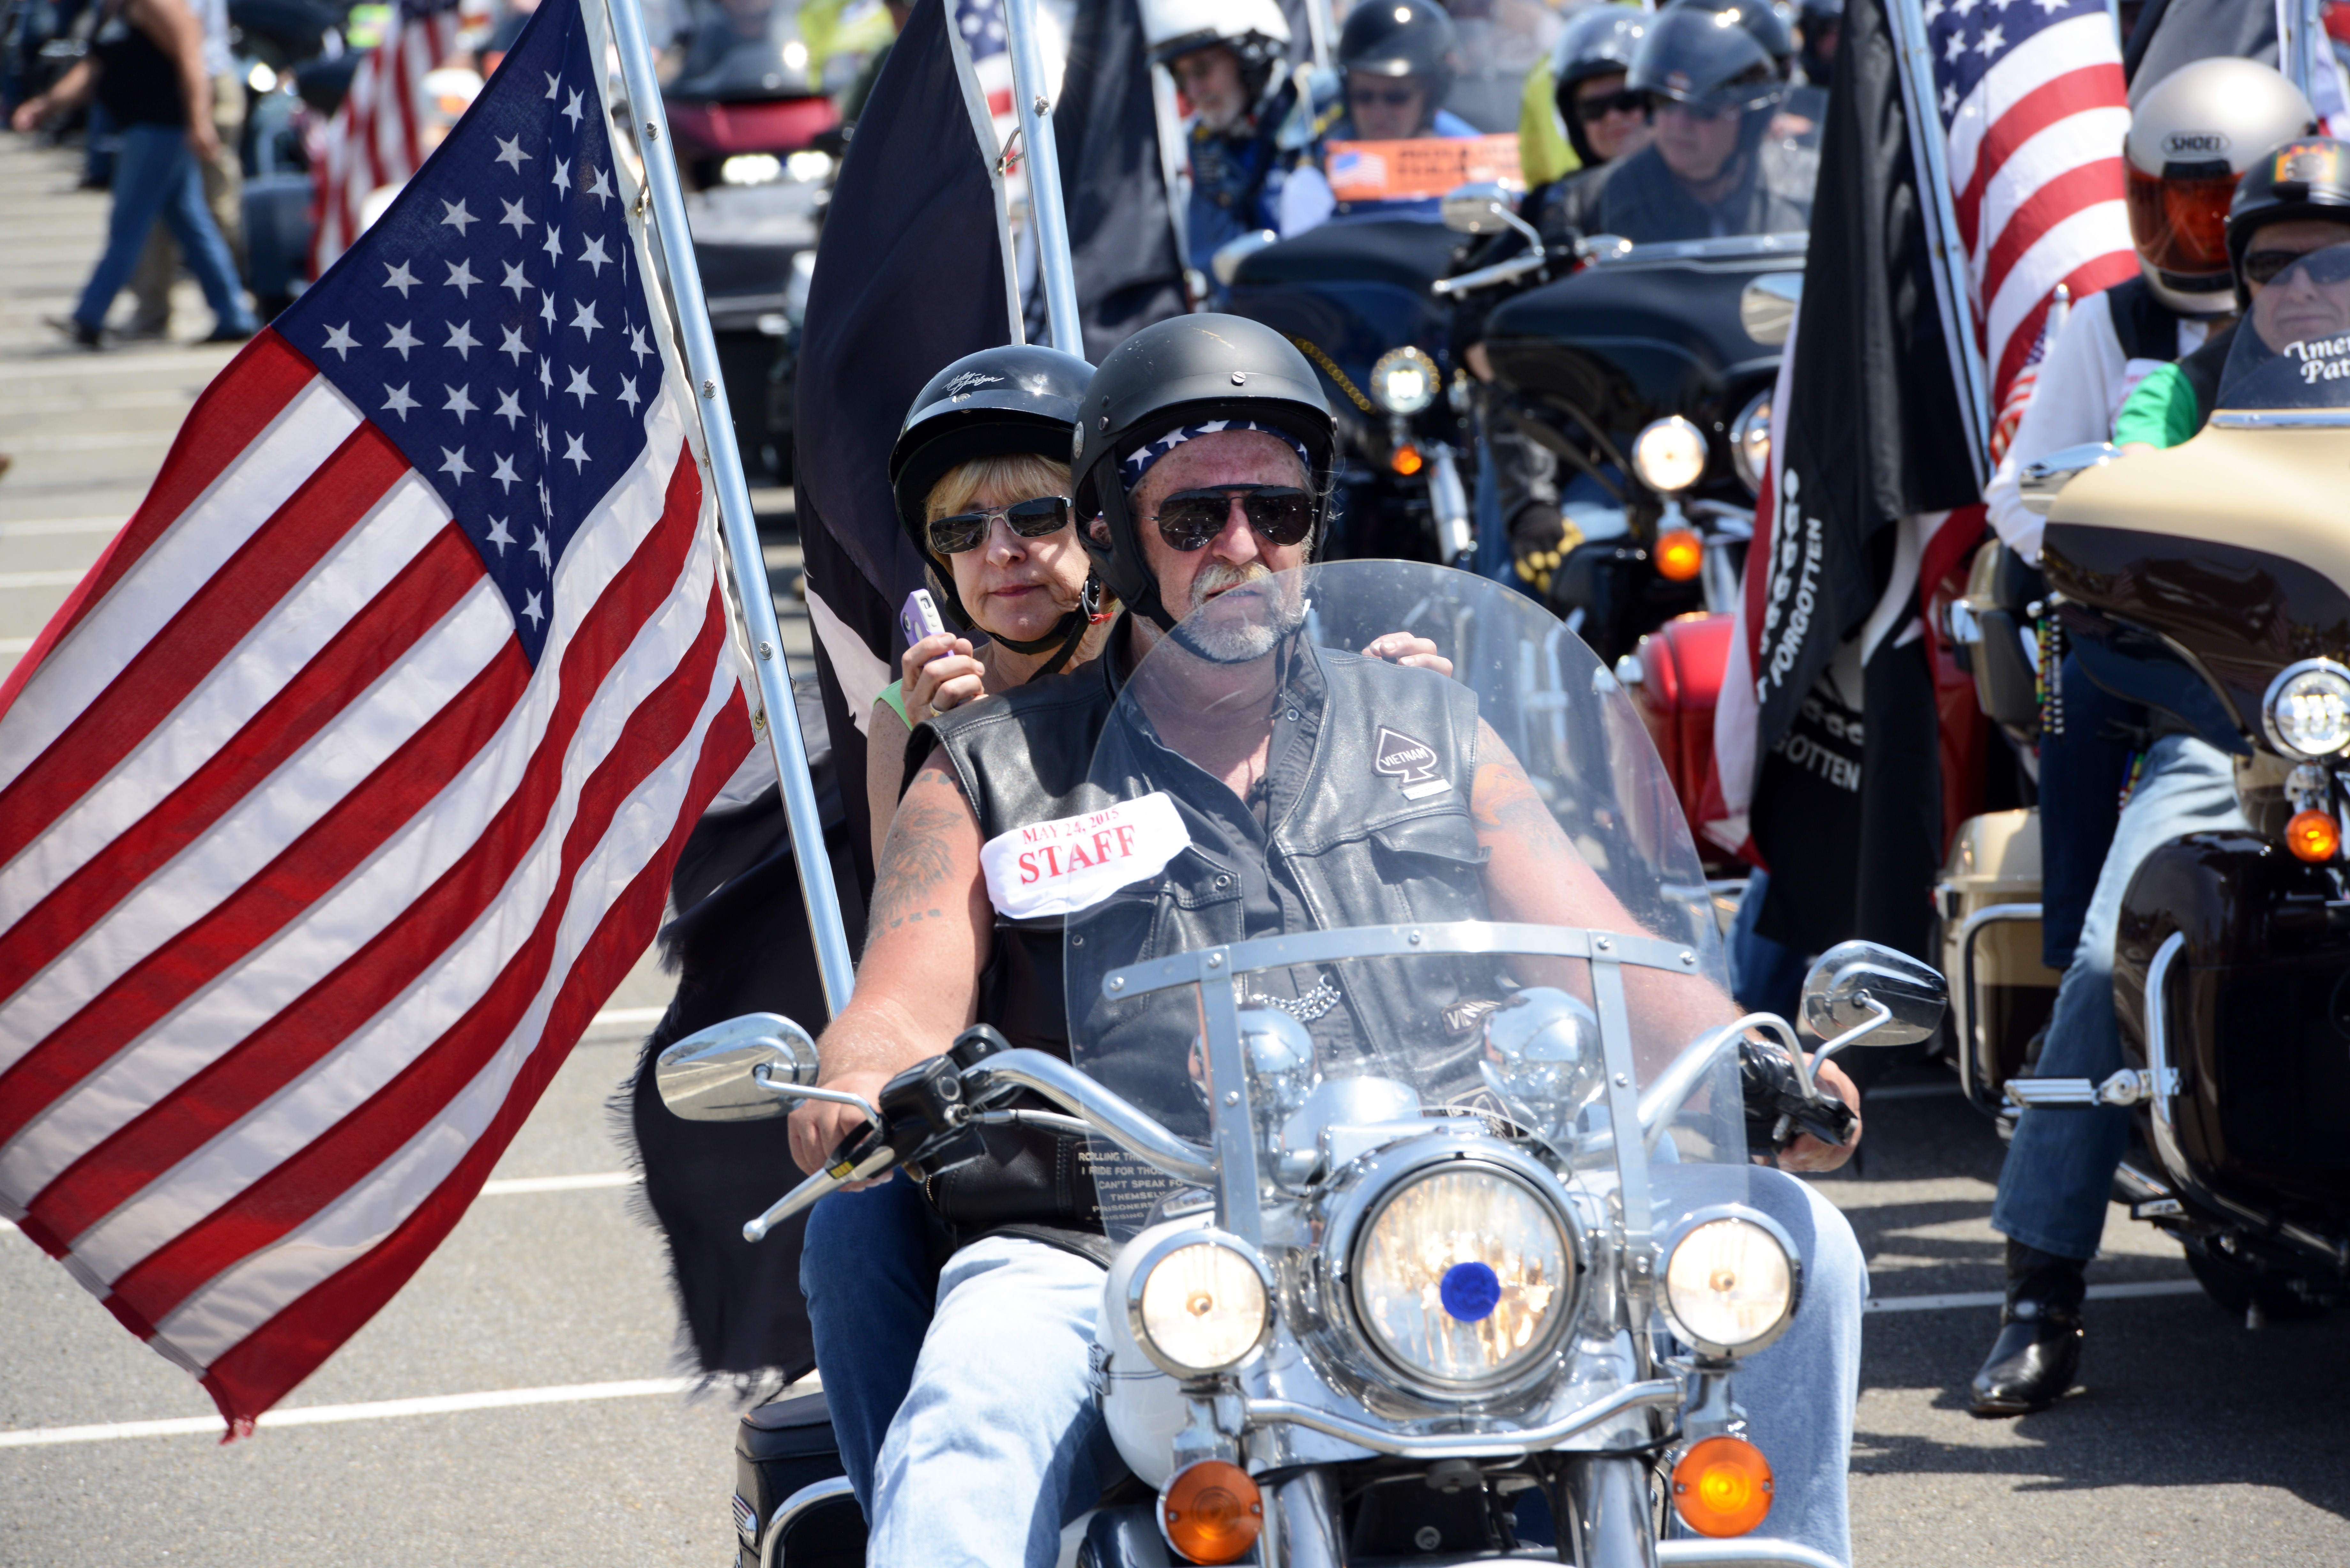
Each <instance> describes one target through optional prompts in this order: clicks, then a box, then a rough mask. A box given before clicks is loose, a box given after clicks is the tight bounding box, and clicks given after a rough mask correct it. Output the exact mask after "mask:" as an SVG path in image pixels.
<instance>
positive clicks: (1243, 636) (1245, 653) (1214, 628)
mask: <svg viewBox="0 0 2350 1568" xmlns="http://www.w3.org/2000/svg"><path fill="white" fill-rule="evenodd" d="M1273 576H1274V575H1273V573H1271V572H1269V571H1267V570H1266V569H1265V568H1264V567H1263V566H1260V565H1257V564H1255V563H1251V564H1250V565H1248V566H1223V565H1221V564H1216V565H1211V566H1206V567H1203V568H1202V569H1201V573H1200V575H1199V576H1197V577H1194V578H1193V579H1192V580H1191V611H1192V613H1191V614H1190V615H1187V616H1186V617H1184V618H1183V619H1182V620H1180V621H1179V622H1178V623H1176V627H1175V630H1174V632H1173V633H1172V634H1171V635H1172V636H1173V637H1174V639H1175V640H1176V641H1177V642H1178V643H1180V644H1181V645H1182V647H1183V648H1184V649H1185V650H1186V651H1187V652H1190V653H1191V654H1192V655H1194V656H1195V657H1197V658H1200V659H1206V660H1208V661H1209V662H1210V663H1212V664H1247V663H1250V662H1252V661H1253V660H1255V659H1263V658H1265V657H1266V656H1267V655H1269V654H1271V653H1272V652H1273V650H1274V649H1276V648H1278V647H1280V646H1281V640H1282V639H1284V638H1285V637H1287V636H1288V635H1289V634H1290V633H1291V632H1293V631H1295V630H1296V629H1297V628H1299V627H1300V626H1302V625H1304V624H1305V602H1304V600H1303V598H1302V597H1297V596H1295V595H1294V594H1292V593H1288V592H1284V591H1283V590H1282V589H1279V588H1275V589H1274V590H1272V591H1270V592H1267V591H1264V590H1263V589H1260V590H1258V591H1257V593H1256V594H1255V596H1254V597H1256V599H1257V600H1258V602H1259V603H1261V604H1263V606H1264V607H1265V609H1266V610H1267V612H1269V613H1266V614H1264V615H1263V616H1261V617H1259V618H1255V619H1253V620H1248V621H1243V622H1236V623H1225V624H1211V623H1209V622H1207V621H1205V620H1202V619H1201V618H1200V615H1199V610H1200V608H1201V607H1202V606H1204V605H1205V604H1206V603H1207V602H1208V596H1209V595H1210V594H1212V593H1214V592H1215V591H1216V590H1217V589H1219V588H1226V587H1236V586H1244V585H1248V584H1253V583H1270V582H1272V580H1273Z"/></svg>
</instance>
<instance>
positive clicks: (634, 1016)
mask: <svg viewBox="0 0 2350 1568" xmlns="http://www.w3.org/2000/svg"><path fill="white" fill-rule="evenodd" d="M668 1011H669V1009H668V1008H666V1007H608V1008H606V1009H604V1011H603V1012H599V1013H598V1014H597V1015H596V1016H595V1017H594V1018H592V1019H590V1020H588V1022H587V1027H588V1028H590V1029H618V1028H620V1027H622V1026H623V1025H634V1024H639V1023H660V1021H661V1014H662V1013H664V1012H668Z"/></svg>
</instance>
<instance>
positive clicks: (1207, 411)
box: [1069, 315, 1335, 628]
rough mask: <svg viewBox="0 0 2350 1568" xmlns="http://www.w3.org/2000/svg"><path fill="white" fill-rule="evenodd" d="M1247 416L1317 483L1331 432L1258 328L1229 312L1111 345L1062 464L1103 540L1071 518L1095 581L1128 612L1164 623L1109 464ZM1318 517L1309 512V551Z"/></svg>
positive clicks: (1167, 619)
mask: <svg viewBox="0 0 2350 1568" xmlns="http://www.w3.org/2000/svg"><path fill="white" fill-rule="evenodd" d="M1219 419H1228V420H1247V421H1253V422H1255V423H1257V424H1261V425H1264V426H1267V427H1268V428H1270V429H1273V430H1277V431H1282V432H1283V433H1284V434H1286V435H1290V436H1294V437H1295V438H1296V439H1297V441H1299V442H1301V443H1302V444H1303V445H1304V446H1305V451H1306V453H1307V455H1308V457H1309V458H1310V459H1311V466H1312V469H1313V473H1312V479H1313V484H1314V489H1315V493H1316V494H1317V496H1318V495H1320V494H1321V493H1323V492H1325V491H1326V490H1327V488H1328V485H1329V476H1330V462H1331V452H1332V449H1333V446H1334V445H1335V434H1334V431H1335V427H1334V426H1333V424H1332V421H1331V419H1330V405H1329V403H1328V401H1327V400H1326V399H1325V398H1324V397H1323V395H1322V384H1321V382H1320V381H1319V380H1318V379H1315V374H1314V368H1313V367H1312V366H1310V365H1308V364H1307V363H1306V362H1305V356H1304V355H1303V354H1300V353H1299V352H1298V351H1297V350H1296V348H1295V347H1293V346H1292V345H1291V343H1290V341H1289V339H1288V338H1286V337H1283V336H1282V335H1281V334H1280V333H1278V332H1275V331H1274V329H1273V328H1272V327H1267V326H1265V325H1263V323H1262V322H1256V321H1251V320H1248V319H1247V318H1246V317H1238V316H1214V315H1201V316H1178V317H1173V318H1172V319H1170V320H1166V321H1161V322H1158V323H1156V324H1155V325H1153V326H1149V327H1144V328H1143V329H1142V330H1141V331H1139V332H1138V333H1136V334H1135V335H1134V336H1133V337H1128V339H1127V340H1126V341H1125V342H1123V343H1121V344H1119V345H1118V347H1117V348H1113V349H1111V350H1110V351H1109V353H1108V354H1107V355H1105V356H1104V357H1103V358H1102V363H1101V369H1098V370H1097V371H1095V372H1094V379H1093V383H1092V385H1090V386H1088V387H1087V389H1086V395H1085V400H1084V413H1083V416H1082V417H1081V418H1080V419H1079V420H1078V421H1077V430H1076V443H1075V447H1074V450H1073V451H1072V452H1071V454H1070V463H1069V467H1070V469H1071V472H1072V473H1073V474H1074V477H1075V483H1076V492H1075V493H1076V511H1077V516H1078V517H1079V518H1080V519H1081V520H1082V519H1089V518H1093V517H1096V516H1098V517H1099V518H1100V519H1101V521H1102V523H1103V524H1105V529H1104V532H1105V535H1106V536H1105V537H1099V538H1097V537H1096V536H1095V534H1094V531H1093V530H1092V529H1091V528H1090V527H1087V526H1086V524H1084V523H1083V522H1082V521H1081V522H1080V524H1079V527H1078V534H1079V536H1080V537H1081V538H1083V539H1084V540H1085V545H1086V551H1087V554H1088V555H1090V556H1092V557H1093V562H1094V572H1095V575H1096V576H1099V577H1100V578H1101V580H1102V581H1103V583H1105V584H1106V585H1107V587H1108V588H1109V591H1110V592H1112V593H1114V594H1116V595H1117V596H1118V598H1119V599H1120V600H1121V601H1122V602H1123V603H1124V604H1125V605H1126V606H1127V607H1128V608H1129V609H1131V610H1134V611H1135V612H1137V613H1138V614H1140V615H1144V616H1147V617H1149V618H1150V619H1152V620H1154V621H1156V622H1158V623H1159V625H1160V626H1161V627H1167V628H1171V627H1172V626H1173V625H1174V622H1175V618H1174V617H1173V616H1172V615H1170V613H1169V612H1168V610H1167V608H1166V607H1165V606H1163V605H1161V604H1160V603H1159V585H1158V582H1157V580H1156V579H1155V578H1153V577H1152V576H1151V574H1150V569H1149V566H1146V565H1145V564H1144V560H1143V555H1142V546H1141V543H1140V541H1139V539H1138V538H1137V537H1136V533H1135V524H1134V520H1133V518H1132V517H1131V516H1130V515H1129V514H1128V512H1127V506H1126V499H1127V498H1126V487H1125V485H1124V483H1123V482H1122V481H1121V479H1120V476H1119V466H1120V464H1121V463H1123V462H1124V461H1125V460H1126V458H1127V457H1128V455H1129V454H1131V453H1133V452H1138V451H1139V450H1140V449H1141V448H1142V447H1143V446H1145V445H1147V444H1148V443H1149V442H1150V441H1156V440H1158V439H1159V437H1160V436H1163V435H1166V434H1167V433H1168V432H1170V431H1176V430H1180V429H1182V428H1184V427H1185V426H1188V425H1196V424H1201V423H1204V422H1205V421H1210V420H1219ZM1328 525H1329V514H1328V512H1327V511H1326V509H1325V508H1324V507H1322V506H1317V507H1316V511H1315V520H1314V533H1313V535H1312V536H1311V537H1312V541H1313V545H1314V547H1315V549H1316V550H1317V551H1318V550H1319V549H1320V547H1321V545H1322V536H1323V534H1324V533H1325V531H1326V529H1327V527H1328Z"/></svg>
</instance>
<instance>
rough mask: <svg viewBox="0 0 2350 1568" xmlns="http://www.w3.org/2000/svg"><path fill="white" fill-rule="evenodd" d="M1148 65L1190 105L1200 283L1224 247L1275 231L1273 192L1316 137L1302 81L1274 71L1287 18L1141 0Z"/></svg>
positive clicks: (1246, 7) (1179, 0) (1252, 1)
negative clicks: (1163, 72) (1165, 75)
mask: <svg viewBox="0 0 2350 1568" xmlns="http://www.w3.org/2000/svg"><path fill="white" fill-rule="evenodd" d="M1142 27H1143V36H1144V39H1145V41H1146V42H1147V43H1148V45H1149V49H1150V60H1151V63H1152V64H1154V65H1162V66H1165V67H1167V69H1168V71H1169V73H1170V74H1171V75H1172V76H1173V77H1174V78H1175V86H1176V88H1178V89H1179V90H1180V92H1181V93H1182V95H1183V98H1184V101H1185V102H1186V103H1188V104H1189V105H1190V106H1191V130H1190V132H1189V134H1188V136H1187V137H1186V139H1185V151H1186V154H1187V156H1188V157H1189V159H1190V161H1191V206H1190V208H1189V210H1188V211H1189V215H1188V220H1187V224H1186V229H1185V237H1186V239H1187V241H1188V243H1189V244H1190V246H1191V254H1190V255H1189V256H1188V257H1186V258H1185V259H1186V263H1187V265H1189V266H1190V267H1191V269H1192V270H1193V271H1194V272H1196V273H1198V274H1199V275H1201V277H1202V278H1206V277H1209V276H1211V272H1210V269H1209V262H1210V261H1211V259H1212V258H1213V257H1214V255H1215V254H1216V252H1217V250H1218V249H1220V248H1221V247H1222V246H1223V245H1224V244H1227V243H1228V242H1230V241H1232V240H1234V239H1237V238H1239V237H1240V236H1241V235H1243V234H1251V233H1253V232H1255V231H1257V230H1259V229H1270V228H1274V227H1276V226H1277V225H1278V223H1279V222H1280V202H1281V188H1282V185H1283V183H1284V182H1285V181H1286V180H1287V178H1288V175H1289V166H1290V164H1291V162H1292V161H1294V160H1295V158H1296V156H1297V155H1298V154H1299V153H1300V152H1302V151H1305V149H1306V148H1307V147H1309V146H1311V145H1312V143H1313V140H1314V138H1315V134H1316V131H1315V123H1314V122H1315V109H1316V107H1317V106H1315V104H1313V103H1312V102H1310V101H1305V94H1306V92H1307V90H1308V89H1307V86H1306V82H1305V79H1304V73H1286V74H1285V73H1284V71H1283V69H1282V67H1283V64H1284V61H1285V60H1286V58H1287V56H1288V53H1289V43H1290V33H1289V22H1288V19H1287V18H1286V17H1284V16H1283V15H1282V14H1281V7H1280V6H1279V5H1275V4H1274V0H1151V3H1150V4H1148V5H1145V6H1144V7H1143V11H1142Z"/></svg>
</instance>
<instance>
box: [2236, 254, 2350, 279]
mask: <svg viewBox="0 0 2350 1568" xmlns="http://www.w3.org/2000/svg"><path fill="white" fill-rule="evenodd" d="M2294 266H2299V267H2300V268H2301V270H2302V271H2303V273H2304V274H2306V275H2308V278H2309V281H2310V282H2312V283H2340V282H2341V281H2342V280H2343V279H2344V278H2350V245H2333V246H2329V247H2327V248H2326V249H2324V250H2322V251H2254V252H2253V253H2252V254H2250V255H2248V256H2246V257H2245V258H2244V281H2245V282H2247V283H2257V284H2259V285H2260V286H2262V287H2263V288H2266V287H2267V286H2269V285H2270V284H2272V283H2274V282H2275V281H2276V280H2277V279H2278V278H2279V277H2280V276H2282V275H2283V274H2284V273H2285V272H2287V271H2288V270H2290V269H2291V268H2293V267H2294Z"/></svg>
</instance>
